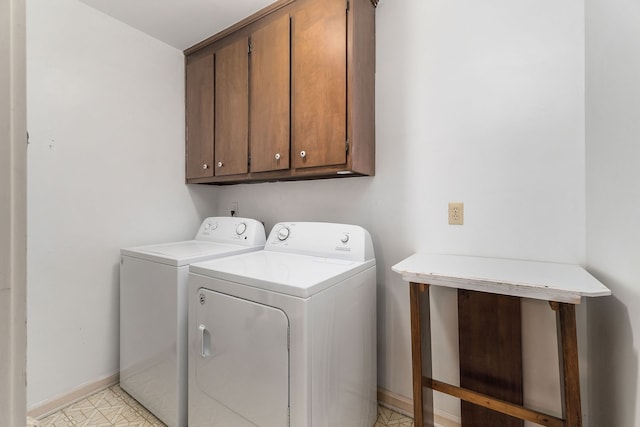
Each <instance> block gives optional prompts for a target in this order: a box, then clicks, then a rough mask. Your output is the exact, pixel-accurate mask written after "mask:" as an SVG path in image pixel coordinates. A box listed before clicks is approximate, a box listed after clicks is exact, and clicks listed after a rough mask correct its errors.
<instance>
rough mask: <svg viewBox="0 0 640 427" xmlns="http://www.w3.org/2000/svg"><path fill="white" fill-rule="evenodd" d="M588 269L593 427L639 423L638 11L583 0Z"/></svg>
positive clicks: (615, 2) (617, 1)
mask: <svg viewBox="0 0 640 427" xmlns="http://www.w3.org/2000/svg"><path fill="white" fill-rule="evenodd" d="M586 11H587V14H586V18H587V20H586V22H587V40H586V46H587V62H586V64H587V81H586V84H587V86H586V87H587V103H586V105H587V110H586V111H587V138H586V141H587V143H586V149H587V156H586V158H587V173H586V177H587V180H586V182H587V187H586V188H587V233H586V237H587V239H586V248H587V266H588V268H589V270H590V271H591V272H592V273H593V274H594V275H596V276H597V277H598V278H599V279H600V280H602V281H603V282H604V283H605V284H606V285H607V286H609V287H610V288H611V290H612V292H613V296H611V297H609V298H598V299H596V300H594V301H590V302H589V317H588V321H589V359H590V360H589V361H590V367H591V369H590V377H591V385H592V387H591V401H592V410H591V416H592V421H593V425H594V426H606V425H609V426H636V425H640V396H639V394H638V383H639V378H640V373H639V372H638V342H639V341H640V225H639V224H638V219H639V218H640V167H639V165H638V164H639V161H640V120H639V118H640V79H639V78H638V76H640V8H639V7H638V2H637V1H632V0H587V2H586Z"/></svg>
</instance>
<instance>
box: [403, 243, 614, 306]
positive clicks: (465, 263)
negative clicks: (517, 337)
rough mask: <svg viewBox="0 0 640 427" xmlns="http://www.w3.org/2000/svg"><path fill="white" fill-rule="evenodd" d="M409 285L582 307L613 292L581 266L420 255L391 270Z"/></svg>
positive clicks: (415, 255)
mask: <svg viewBox="0 0 640 427" xmlns="http://www.w3.org/2000/svg"><path fill="white" fill-rule="evenodd" d="M391 268H392V270H393V271H395V272H397V273H400V274H401V275H402V278H403V279H404V280H406V281H408V282H415V283H426V284H429V285H433V286H445V287H449V288H457V289H467V290H473V291H480V292H488V293H493V294H502V295H511V296H517V297H524V298H533V299H541V300H545V301H558V302H566V303H571V304H579V303H580V300H581V298H582V297H583V296H584V297H599V296H606V295H611V291H610V290H609V289H608V288H607V287H606V286H604V285H603V284H602V283H601V282H600V281H599V280H598V279H596V278H595V277H593V276H592V275H591V274H589V273H588V272H587V271H586V270H585V269H584V268H582V267H580V266H579V265H572V264H556V263H549V262H535V261H521V260H512V259H501V258H483V257H473V256H461V255H438V254H427V253H417V254H414V255H411V256H410V257H409V258H406V259H405V260H403V261H400V262H399V263H398V264H396V265H394V266H393V267H391Z"/></svg>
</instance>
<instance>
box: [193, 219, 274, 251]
mask: <svg viewBox="0 0 640 427" xmlns="http://www.w3.org/2000/svg"><path fill="white" fill-rule="evenodd" d="M195 240H205V241H209V242H218V243H230V244H234V245H245V246H262V245H264V243H265V232H264V225H262V223H261V222H260V221H257V220H255V219H251V218H240V217H235V216H234V217H228V216H220V217H215V216H213V217H209V218H207V219H205V220H204V221H203V222H202V224H201V225H200V229H199V230H198V233H197V234H196V237H195Z"/></svg>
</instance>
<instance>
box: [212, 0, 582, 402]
mask: <svg viewBox="0 0 640 427" xmlns="http://www.w3.org/2000/svg"><path fill="white" fill-rule="evenodd" d="M376 23H377V34H376V37H377V75H376V82H377V86H376V90H377V96H376V109H377V113H376V120H377V123H376V130H377V132H376V138H377V141H376V143H377V152H376V158H377V161H376V168H377V169H376V176H375V177H371V178H349V179H341V180H326V181H315V182H291V183H267V184H252V185H238V186H229V187H222V188H220V190H219V193H218V198H217V206H218V209H219V210H218V213H219V214H226V213H227V212H228V210H229V209H230V205H231V202H233V201H238V202H239V210H240V214H241V215H243V216H250V217H256V218H258V219H261V220H264V221H266V225H267V227H268V228H270V227H271V226H273V224H274V223H275V222H276V221H279V220H322V221H336V222H347V223H356V224H360V225H363V226H364V227H366V228H368V229H369V230H370V232H371V233H372V236H373V238H374V240H375V249H376V256H377V261H378V295H379V306H378V309H379V317H378V337H379V350H380V351H379V369H378V372H379V385H380V386H381V387H383V388H385V389H387V390H390V391H392V392H395V393H398V394H401V395H404V396H408V397H411V375H410V369H411V368H410V360H411V359H410V342H409V304H408V302H409V298H408V287H407V285H406V284H405V283H403V282H402V281H401V280H400V278H399V277H398V276H397V275H396V274H394V273H393V272H392V271H391V266H392V265H393V264H395V263H396V262H398V261H400V260H401V259H403V258H404V257H406V256H408V255H410V254H412V253H413V252H415V251H418V250H422V251H433V252H445V253H458V254H474V255H485V256H497V257H507V258H527V259H536V260H548V261H558V262H572V263H583V262H584V229H585V207H584V203H585V200H584V196H585V190H584V185H585V182H584V126H585V118H584V96H585V89H584V5H583V3H582V2H581V1H578V0H571V1H565V2H557V1H553V0H542V1H536V2H514V1H510V0H487V1H483V2H462V1H457V2H452V1H442V0H394V1H383V2H381V3H380V5H379V7H378V10H377V12H376ZM450 201H462V202H464V203H465V225H464V226H462V227H460V226H449V225H448V224H447V203H448V202H450ZM434 294H435V298H434V306H433V308H432V315H433V317H434V320H433V330H434V337H433V344H434V359H435V360H434V364H435V374H436V376H437V377H439V378H440V379H443V380H447V381H451V382H457V359H456V357H455V354H457V336H456V330H457V325H456V323H455V318H456V312H455V310H456V308H455V307H456V296H455V293H454V292H451V291H446V290H434ZM524 310H525V311H526V314H525V320H526V323H525V326H524V336H525V344H524V345H525V355H534V357H531V358H528V359H527V360H526V361H525V363H526V368H525V401H526V403H527V404H529V405H531V406H534V407H538V408H541V409H546V410H550V411H552V412H555V413H558V412H559V410H560V407H559V402H560V398H559V386H558V384H557V381H558V378H557V370H556V369H555V366H557V361H556V354H557V353H556V341H555V328H554V314H553V312H552V311H551V310H550V309H549V307H548V305H547V304H546V303H542V302H527V303H525V305H524ZM443 325H444V329H443ZM540 331H541V332H540ZM544 348H548V349H549V350H548V351H545V350H544ZM550 366H551V367H553V369H549V367H550ZM436 398H437V400H436V406H437V407H438V408H439V409H440V410H443V411H446V412H448V413H450V414H454V415H455V414H457V413H458V407H457V403H456V402H455V401H453V400H449V399H446V400H445V399H443V398H441V397H439V396H436Z"/></svg>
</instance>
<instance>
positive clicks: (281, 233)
mask: <svg viewBox="0 0 640 427" xmlns="http://www.w3.org/2000/svg"><path fill="white" fill-rule="evenodd" d="M288 237H289V228H288V227H282V228H280V230H278V240H280V241H284V240H287V238H288Z"/></svg>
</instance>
